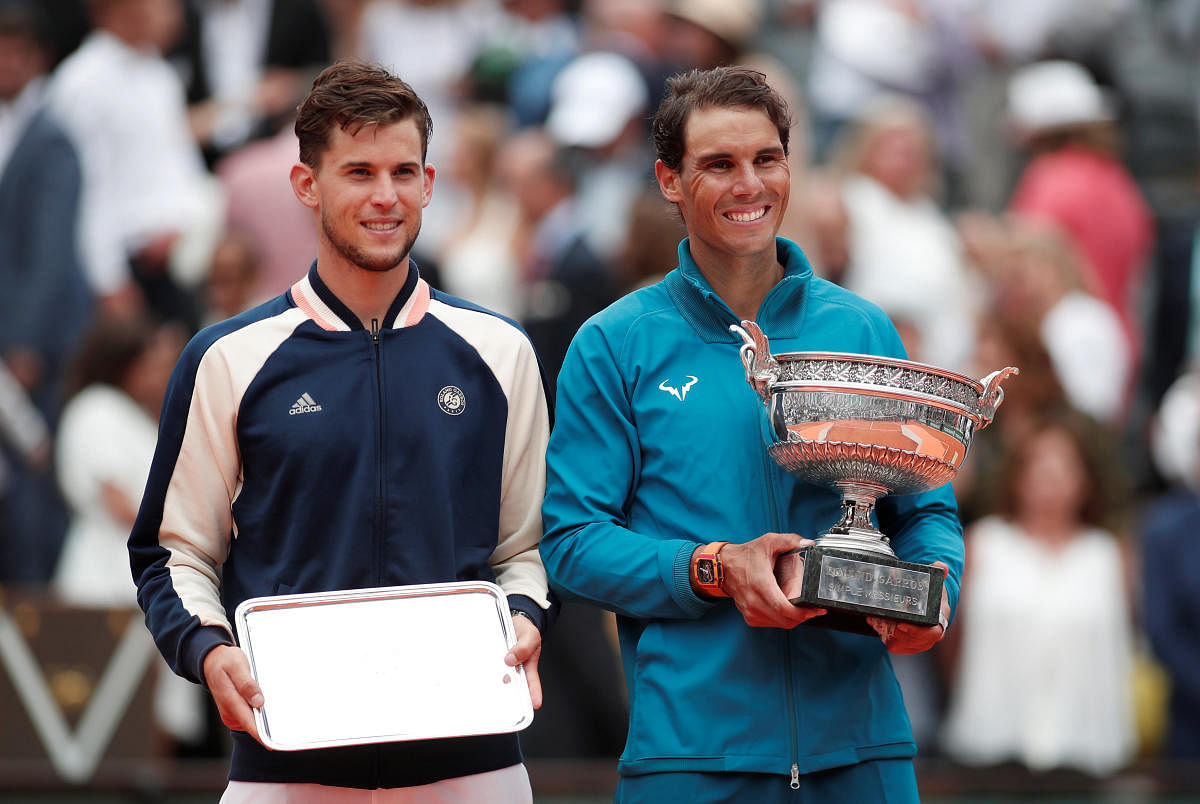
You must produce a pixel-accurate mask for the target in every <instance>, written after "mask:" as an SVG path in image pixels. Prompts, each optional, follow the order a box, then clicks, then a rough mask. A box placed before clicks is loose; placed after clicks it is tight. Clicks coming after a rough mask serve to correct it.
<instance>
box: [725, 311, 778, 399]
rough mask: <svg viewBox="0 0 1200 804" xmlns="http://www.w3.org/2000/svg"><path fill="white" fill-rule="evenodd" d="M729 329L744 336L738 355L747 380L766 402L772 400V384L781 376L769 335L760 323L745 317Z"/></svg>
mask: <svg viewBox="0 0 1200 804" xmlns="http://www.w3.org/2000/svg"><path fill="white" fill-rule="evenodd" d="M729 331H730V332H734V333H737V334H738V335H741V336H742V348H741V349H739V350H738V355H739V356H740V357H741V358H742V365H743V366H744V367H745V368H746V382H748V383H750V387H752V388H753V389H754V391H755V393H757V394H758V395H759V397H761V398H762V400H763V402H764V403H766V402H768V401H770V398H771V384H772V383H773V382H775V379H776V377H778V376H779V363H778V362H777V361H776V360H775V358H774V357H772V356H771V344H770V342H769V341H767V336H766V335H765V334H763V331H762V329H761V328H760V327H759V326H758V324H755V323H754V322H753V321H748V320H745V319H743V320H742V325H741V326H738V325H737V324H733V325H732V326H730V327H729Z"/></svg>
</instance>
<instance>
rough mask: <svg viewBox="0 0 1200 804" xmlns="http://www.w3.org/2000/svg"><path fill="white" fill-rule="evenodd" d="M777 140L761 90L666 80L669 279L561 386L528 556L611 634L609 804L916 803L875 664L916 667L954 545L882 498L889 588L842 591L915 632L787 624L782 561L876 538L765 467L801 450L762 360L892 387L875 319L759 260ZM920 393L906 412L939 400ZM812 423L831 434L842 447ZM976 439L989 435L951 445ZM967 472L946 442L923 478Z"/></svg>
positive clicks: (774, 210) (942, 516) (616, 310)
mask: <svg viewBox="0 0 1200 804" xmlns="http://www.w3.org/2000/svg"><path fill="white" fill-rule="evenodd" d="M790 125H791V121H790V119H789V112H788V109H787V106H786V103H785V102H784V101H783V99H782V98H781V97H780V96H779V95H778V94H777V93H776V92H775V91H774V90H773V89H772V88H771V87H770V86H768V85H767V83H766V81H765V78H764V76H763V75H762V74H760V73H757V72H755V71H752V70H747V69H742V68H736V67H719V68H716V69H713V70H706V71H701V70H696V71H692V72H690V73H686V74H682V75H677V76H675V77H674V78H672V79H671V80H670V82H669V85H668V91H667V94H666V97H665V98H664V100H663V102H662V104H661V105H660V107H659V109H658V112H657V114H656V116H655V119H654V125H653V131H654V143H655V147H656V151H657V157H658V161H657V163H656V165H655V172H656V176H657V179H658V183H659V188H660V190H661V191H662V194H663V196H664V197H665V198H666V199H667V200H668V201H670V202H671V203H673V204H674V205H675V206H676V207H677V209H678V210H679V213H680V215H681V216H682V218H683V221H684V223H685V225H686V227H687V232H688V237H687V239H685V240H684V241H683V242H682V243H681V244H680V246H679V250H678V259H679V266H678V268H676V269H675V270H674V271H672V272H671V273H669V274H668V275H667V276H666V278H665V279H664V280H663V281H661V282H659V283H658V284H655V285H653V286H650V287H647V288H644V289H641V290H638V291H636V292H634V293H632V294H630V295H629V296H626V297H625V298H623V299H621V300H620V301H618V302H616V303H615V304H613V305H612V306H610V307H609V308H608V309H606V310H605V311H603V312H601V313H600V314H598V315H597V316H595V317H594V318H593V319H591V320H590V321H589V322H588V323H587V324H585V325H584V326H583V327H582V328H581V329H580V331H579V333H578V334H577V335H576V337H575V339H574V342H573V343H572V345H571V348H570V351H569V352H568V354H567V357H566V361H565V363H564V365H563V368H562V372H561V374H560V375H559V381H558V400H557V414H556V416H557V419H556V424H555V427H554V431H553V433H552V435H551V439H550V447H549V452H548V466H547V494H546V501H545V504H544V506H543V519H544V522H545V528H546V533H545V536H544V537H543V540H542V545H541V551H542V556H543V560H544V562H545V564H546V569H547V572H548V574H549V576H550V582H551V587H552V588H554V589H556V590H557V591H558V592H559V593H560V594H561V595H563V596H564V597H566V598H571V599H576V600H581V601H585V602H589V603H592V604H594V605H597V606H601V607H603V608H606V609H610V610H612V611H614V612H615V613H616V614H617V618H618V625H619V633H620V641H621V649H622V657H623V662H624V668H625V678H626V683H627V684H628V688H629V703H630V722H629V733H628V737H627V742H626V746H625V751H624V753H623V754H622V756H621V759H620V763H619V771H620V774H621V779H620V783H619V786H618V790H617V800H618V801H621V802H654V801H667V800H686V801H690V802H694V803H695V804H700V803H701V802H730V801H755V802H760V801H761V802H775V801H778V802H784V801H787V802H797V801H813V802H839V801H845V802H864V801H871V802H881V801H887V802H915V801H917V800H918V793H917V785H916V778H915V773H914V770H913V764H912V757H913V756H914V755H915V754H916V746H915V744H914V742H913V737H912V731H911V727H910V725H909V721H908V717H907V715H906V713H905V710H904V702H903V700H902V697H901V693H900V687H899V685H898V684H897V681H896V678H895V675H894V674H893V672H892V668H891V663H890V661H889V658H888V652H889V651H891V652H895V653H915V652H919V651H923V650H926V649H928V648H929V647H931V646H932V645H934V644H935V643H936V642H937V641H938V640H940V639H941V638H942V636H943V634H944V633H945V629H946V627H947V625H948V623H949V619H950V616H951V614H952V612H953V610H954V606H955V604H956V603H957V600H958V591H959V583H960V578H961V573H962V564H963V542H962V528H961V525H960V524H959V521H958V517H957V509H956V505H955V501H954V497H953V494H952V491H951V489H950V487H949V485H941V487H940V488H936V489H933V490H925V491H921V492H919V493H902V494H896V495H891V496H882V497H881V498H880V499H879V504H878V507H877V508H875V510H874V514H873V516H874V517H875V518H876V519H877V521H878V524H879V528H880V530H882V531H883V532H884V533H886V534H887V538H888V540H890V547H888V548H887V549H886V550H885V551H883V552H889V553H890V552H893V551H894V555H895V558H887V557H881V558H880V559H879V566H880V567H883V569H884V570H886V571H882V570H881V571H878V572H877V571H874V570H872V571H870V572H868V573H866V575H869V576H870V577H872V578H874V577H877V576H878V577H886V578H887V579H888V580H887V581H885V582H884V583H883V585H882V586H876V587H872V588H869V589H866V590H863V589H861V588H856V589H855V590H854V593H855V594H861V595H863V596H865V597H874V598H876V599H877V600H879V601H882V602H885V603H887V602H888V600H893V599H894V600H895V601H898V603H896V605H899V606H901V607H903V606H905V605H910V604H912V603H913V601H912V600H908V599H909V598H913V599H915V598H918V597H920V595H917V594H912V592H913V591H914V589H920V590H924V592H925V593H926V594H927V595H929V596H932V598H933V602H932V607H931V611H925V612H923V613H922V617H924V618H926V619H927V621H928V619H929V618H930V615H932V616H931V619H932V624H927V622H926V623H921V622H912V621H906V620H904V619H903V616H901V617H899V618H897V617H893V616H888V615H889V613H890V607H885V608H883V609H878V608H874V609H868V610H867V611H866V613H867V616H865V617H863V616H859V620H858V621H859V623H860V625H861V624H865V625H867V626H869V628H867V627H864V628H860V629H859V631H860V633H853V630H854V629H853V628H846V627H843V626H841V625H838V626H836V627H822V628H817V627H813V626H815V625H817V624H821V623H823V622H827V620H826V619H825V618H829V617H830V616H831V610H832V609H833V608H834V606H832V605H825V604H824V603H819V602H818V603H813V602H812V601H810V600H807V599H804V600H802V602H803V603H804V605H796V604H795V603H793V602H792V600H793V599H800V598H799V597H797V596H796V595H790V596H789V595H788V594H785V592H784V590H783V589H781V586H780V581H779V579H778V578H777V577H776V568H777V564H780V559H781V558H785V557H788V556H792V555H794V554H795V551H797V550H802V549H803V550H807V551H812V550H814V549H817V548H819V547H820V546H821V545H820V544H819V537H821V538H823V537H822V534H825V535H828V534H827V532H829V531H838V530H839V529H841V530H847V531H855V532H858V531H870V532H874V531H873V525H872V524H871V522H870V520H869V517H871V516H872V513H871V508H870V506H869V505H867V504H866V502H864V503H863V504H862V505H858V504H857V503H853V504H851V505H849V507H848V517H847V516H842V511H843V509H844V508H846V506H845V505H844V504H843V500H842V497H843V495H842V494H841V493H839V491H837V490H834V489H832V488H830V487H828V485H825V486H824V487H823V486H822V485H817V484H816V483H814V482H810V481H811V480H812V478H810V477H807V476H806V475H805V474H804V473H802V472H801V471H798V468H797V467H796V466H791V465H787V464H785V463H784V462H783V461H782V460H781V459H780V457H779V456H776V455H775V454H774V453H769V452H768V449H767V446H768V444H769V443H770V442H771V440H775V439H779V440H782V441H784V442H785V443H786V442H789V441H791V440H797V439H801V438H803V437H804V432H802V431H803V426H804V424H805V422H803V421H802V419H803V418H804V417H795V416H790V414H791V413H794V412H795V411H794V408H795V405H791V407H789V406H788V405H789V404H791V403H788V404H783V405H780V406H778V407H773V408H772V410H771V412H772V414H774V421H772V417H770V416H765V415H764V410H765V407H764V405H763V404H762V403H763V401H770V399H769V397H770V396H771V394H772V392H773V391H774V390H775V389H774V386H775V385H782V383H781V382H776V380H777V379H780V378H779V377H777V373H775V370H776V367H777V365H778V364H780V363H783V362H784V361H783V358H784V357H785V356H784V355H780V359H779V360H778V361H775V360H774V358H773V357H772V356H771V355H770V354H769V350H768V349H767V348H765V347H766V345H767V344H766V335H769V336H770V337H771V339H772V343H774V344H777V345H781V346H783V347H785V349H786V350H787V351H788V353H791V352H793V351H794V352H799V351H806V352H807V351H818V352H821V353H824V354H833V353H836V354H841V353H852V354H855V355H859V356H865V355H878V356H882V357H885V358H890V359H892V360H894V361H896V362H901V363H906V362H907V361H904V360H903V358H904V349H903V346H902V345H901V341H900V337H899V336H898V335H897V333H896V329H895V327H894V326H893V325H892V323H891V322H890V321H889V320H888V318H887V316H886V315H884V313H883V312H882V311H881V310H880V309H879V308H877V307H876V306H875V305H873V304H871V303H869V302H867V301H865V300H863V299H862V298H860V297H858V296H855V295H854V294H852V293H850V292H848V291H846V290H844V289H843V288H840V287H838V286H836V285H833V284H831V283H829V282H826V281H824V280H822V279H819V278H817V277H815V276H814V275H813V272H812V269H811V268H810V266H809V264H808V261H807V259H806V258H805V256H804V254H803V253H802V252H801V251H800V249H799V248H798V247H797V246H796V245H795V244H793V243H791V242H790V241H788V240H785V239H782V238H778V237H777V235H776V233H777V232H778V230H779V226H780V223H781V221H782V219H783V215H784V211H785V210H786V208H787V203H788V194H789V187H790V182H791V172H790V168H789V165H788V139H789V129H790ZM731 328H734V329H732V330H731ZM739 328H740V329H739ZM759 328H761V330H760V329H759ZM763 333H766V335H764V334H763ZM756 336H757V337H758V340H755V338H756ZM750 343H753V345H752V346H751V345H749V344H750ZM739 357H741V360H739ZM910 365H916V364H910ZM747 379H750V380H751V385H752V386H753V388H751V387H748V386H747ZM844 380H845V378H842V379H841V380H839V379H838V378H834V380H832V381H831V382H829V383H826V386H828V387H827V388H825V389H824V390H825V391H830V390H831V389H832V390H834V391H836V390H837V389H838V388H840V387H843V386H845V385H846V384H847V383H845V382H844ZM968 382H970V381H968ZM839 383H841V384H840V385H839ZM977 386H978V384H974V385H972V386H971V390H972V391H974V392H975V393H976V394H977V395H978V392H979V391H980V390H981V389H979V388H978V387H977ZM934 390H936V389H934ZM755 391H759V393H760V396H762V399H756V398H755ZM922 394H923V395H922V396H920V397H919V401H918V402H915V403H914V402H913V401H912V400H904V402H905V404H910V405H911V404H926V403H927V402H929V401H930V400H931V399H934V398H937V394H935V393H932V392H930V393H925V392H922ZM826 396H827V397H829V396H830V394H828V393H827V394H826ZM823 398H824V397H823ZM976 403H978V400H977V399H976ZM889 404H890V403H889ZM955 404H958V403H953V404H952V403H950V402H947V403H945V404H944V405H942V406H941V407H938V406H936V405H935V406H934V407H935V408H936V409H937V410H938V411H940V413H939V414H938V416H937V417H935V418H938V421H939V422H940V424H938V425H937V426H936V427H934V428H933V430H937V432H939V433H941V430H953V429H954V426H957V427H959V430H962V429H963V427H964V425H963V424H962V422H961V421H960V418H961V417H960V418H955V417H956V415H957V414H955V413H953V412H952V411H950V410H949V408H951V407H953V406H954V405H955ZM976 407H978V404H976ZM992 409H993V410H994V406H993V408H992ZM785 414H789V415H785ZM860 418H869V417H865V416H863V417H860ZM968 418H969V417H968ZM976 418H978V419H981V418H982V417H981V416H976ZM764 422H765V423H766V425H764ZM828 424H829V427H826V428H824V429H823V432H825V433H826V434H827V433H829V432H831V431H833V430H834V429H836V427H837V426H838V425H839V423H838V422H837V421H832V420H831V421H830V422H829V423H828ZM772 426H773V427H772ZM879 426H880V427H887V428H891V429H892V430H893V431H895V432H901V428H900V427H899V426H898V425H896V423H895V422H890V423H887V424H886V425H879ZM972 426H976V427H977V426H982V423H978V422H975V420H974V419H971V421H970V423H968V424H967V425H965V428H966V430H967V432H965V433H960V435H964V436H965V437H969V430H970V427H972ZM939 427H940V428H941V429H940V430H939V429H938V428H939ZM818 429H821V428H818ZM866 429H867V430H870V429H872V427H871V426H868V427H867V428H866ZM875 429H878V428H875ZM910 430H911V428H910ZM933 430H931V432H932V431H933ZM764 431H767V432H764ZM793 431H795V434H794V435H793ZM764 435H766V436H767V441H766V443H764ZM943 435H944V434H943ZM820 438H822V439H824V438H825V436H820ZM926 440H927V441H928V442H929V443H930V444H933V443H935V442H937V443H940V444H942V446H943V447H944V448H947V449H949V448H950V446H951V444H952V443H953V442H954V439H953V438H949V437H947V438H944V439H940V440H939V439H936V438H929V439H926ZM893 449H895V448H893ZM898 451H901V452H902V451H903V450H898ZM951 451H953V450H951ZM963 453H965V445H963V444H961V443H960V447H959V449H958V450H957V453H956V454H954V455H945V456H942V457H941V458H938V460H941V461H942V462H943V463H953V461H954V460H961V458H962V454H963ZM927 457H929V456H927ZM785 466H786V468H785ZM851 474H854V473H853V472H851ZM945 479H949V478H948V476H947V477H946V478H945ZM940 482H942V483H944V481H940ZM880 485H885V484H880ZM910 490H912V489H908V488H906V489H904V491H910ZM877 496H878V495H877ZM869 502H870V503H872V504H873V502H874V499H873V498H872V499H871V500H870V501H869ZM839 517H841V520H842V521H839ZM835 523H837V524H835ZM831 526H832V528H831ZM859 535H860V536H861V535H862V534H859ZM864 538H866V537H864ZM814 539H818V543H814V541H813V540H814ZM877 541H878V539H877ZM864 543H866V542H865V541H864ZM829 552H831V553H834V554H836V553H837V551H829ZM811 555H814V556H815V555H816V554H815V553H811ZM854 555H855V556H857V555H859V554H858V553H854ZM843 558H844V556H843ZM786 560H787V559H786V558H785V562H786ZM793 560H794V559H793ZM822 560H823V559H822ZM889 561H890V562H892V563H894V564H897V565H901V566H900V569H904V570H905V571H907V572H909V573H914V574H909V575H904V574H899V575H897V574H896V573H895V572H894V570H895V568H894V567H889V566H887V565H888V562H889ZM808 563H810V564H812V565H813V566H816V563H817V562H816V561H815V560H814V561H810V562H808ZM933 568H936V569H933ZM943 572H944V576H945V577H944V582H943V580H942V574H943ZM921 573H923V577H922V575H921ZM853 574H854V573H852V572H849V571H848V569H847V567H846V566H840V567H839V566H834V565H832V564H831V571H830V572H829V573H827V575H828V578H830V579H833V578H837V577H842V578H845V577H849V576H850V575H853ZM931 579H936V580H935V581H932V582H935V583H936V585H937V589H935V590H934V591H933V592H930V591H929V587H928V584H929V583H931ZM821 580H822V581H824V580H826V579H825V578H822V579H821ZM805 585H806V586H808V582H807V579H806V581H805ZM814 586H815V584H814ZM943 589H944V592H943V591H942V590H943ZM805 591H806V593H808V592H810V591H812V590H808V589H806V590H805ZM814 599H815V600H818V601H819V600H823V599H824V598H814ZM834 602H836V603H838V606H839V607H842V604H841V602H840V601H834ZM919 604H920V606H921V607H924V608H930V606H929V605H927V601H926V600H924V599H922V600H921V601H919ZM843 608H844V607H843ZM909 619H910V620H911V619H912V618H909ZM917 619H920V618H917ZM802 623H808V625H807V626H806V627H804V628H796V626H797V625H800V624H802ZM861 631H867V633H868V634H869V636H868V635H864V634H863V633H861Z"/></svg>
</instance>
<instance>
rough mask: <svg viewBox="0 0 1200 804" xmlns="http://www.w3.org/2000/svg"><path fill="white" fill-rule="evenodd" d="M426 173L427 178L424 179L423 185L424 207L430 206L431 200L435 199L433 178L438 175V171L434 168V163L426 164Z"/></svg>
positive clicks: (422, 201)
mask: <svg viewBox="0 0 1200 804" xmlns="http://www.w3.org/2000/svg"><path fill="white" fill-rule="evenodd" d="M424 173H425V178H424V179H423V180H422V187H421V206H422V207H423V208H424V207H427V206H429V202H430V201H432V200H433V180H434V177H436V176H437V171H436V170H434V168H433V165H426V166H425V167H424Z"/></svg>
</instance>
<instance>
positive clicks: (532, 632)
mask: <svg viewBox="0 0 1200 804" xmlns="http://www.w3.org/2000/svg"><path fill="white" fill-rule="evenodd" d="M513 628H514V629H515V630H516V632H517V644H516V645H513V649H512V650H510V651H509V652H508V653H507V654H506V655H505V657H504V663H505V664H507V665H508V666H509V667H516V666H517V665H519V664H523V665H525V681H526V682H528V684H529V698H530V700H532V701H533V708H534V709H541V708H542V681H541V679H540V678H539V677H538V658H539V657H540V656H541V655H542V632H541V631H539V630H538V629H537V626H536V625H534V624H533V623H532V622H530V620H529V618H528V617H521V616H519V615H518V616H516V617H513Z"/></svg>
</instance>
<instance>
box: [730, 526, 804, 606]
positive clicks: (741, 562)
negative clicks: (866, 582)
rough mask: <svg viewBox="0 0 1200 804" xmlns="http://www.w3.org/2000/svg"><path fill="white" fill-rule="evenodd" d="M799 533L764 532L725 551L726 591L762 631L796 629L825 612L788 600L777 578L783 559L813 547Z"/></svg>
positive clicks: (731, 545)
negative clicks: (777, 569)
mask: <svg viewBox="0 0 1200 804" xmlns="http://www.w3.org/2000/svg"><path fill="white" fill-rule="evenodd" d="M812 543H813V542H812V540H811V539H805V538H804V537H802V536H800V535H799V534H796V533H764V534H763V535H762V536H759V537H758V538H757V539H754V540H753V541H749V542H746V543H745V544H732V543H730V544H727V545H725V547H724V548H722V550H721V566H722V569H723V571H724V573H725V582H724V584H723V585H722V587H721V588H722V589H723V590H724V591H725V593H726V594H728V595H729V596H730V597H731V598H733V604H734V605H735V606H737V608H738V611H740V612H741V613H742V617H744V618H745V619H746V625H749V626H753V627H758V628H767V627H769V628H795V627H796V626H797V625H799V624H800V623H802V622H804V621H805V620H809V619H812V618H813V617H817V616H820V615H822V614H824V613H825V609H818V608H813V607H811V606H797V605H795V604H794V603H792V602H791V601H790V600H788V599H787V598H786V597H785V596H784V594H783V590H781V589H780V588H779V582H778V581H777V580H776V579H775V562H776V561H777V560H778V559H779V556H781V555H783V554H784V553H787V552H789V551H791V550H798V549H799V548H801V547H807V546H809V545H810V544H812Z"/></svg>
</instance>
